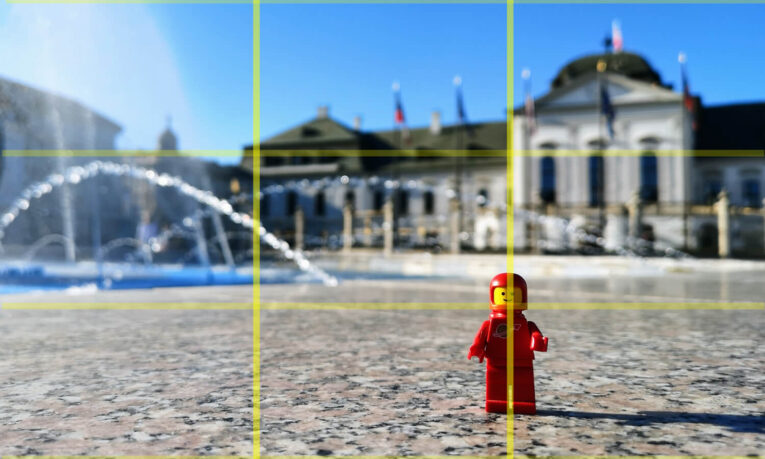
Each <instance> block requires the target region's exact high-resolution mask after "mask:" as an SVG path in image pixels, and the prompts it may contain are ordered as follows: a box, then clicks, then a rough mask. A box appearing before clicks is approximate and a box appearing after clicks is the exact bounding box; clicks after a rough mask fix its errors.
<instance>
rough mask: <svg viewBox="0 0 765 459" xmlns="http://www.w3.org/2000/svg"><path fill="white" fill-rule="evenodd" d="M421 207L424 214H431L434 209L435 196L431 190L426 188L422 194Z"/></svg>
mask: <svg viewBox="0 0 765 459" xmlns="http://www.w3.org/2000/svg"><path fill="white" fill-rule="evenodd" d="M422 207H423V212H424V213H425V215H433V213H434V212H435V210H436V198H435V195H434V194H433V192H432V191H430V190H428V191H426V192H425V193H423V194H422Z"/></svg>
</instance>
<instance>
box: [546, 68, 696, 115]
mask: <svg viewBox="0 0 765 459" xmlns="http://www.w3.org/2000/svg"><path fill="white" fill-rule="evenodd" d="M601 78H602V80H601V82H602V83H601V82H599V81H598V78H597V77H596V76H595V75H594V74H592V75H587V76H584V77H582V78H580V79H579V80H578V81H576V82H574V83H572V84H570V85H569V86H567V87H564V88H560V89H555V90H553V91H550V92H549V93H547V94H545V95H544V96H542V97H540V98H539V99H537V101H536V107H537V110H538V111H542V110H544V109H555V108H570V107H578V106H596V105H597V104H598V103H599V99H600V90H599V86H600V84H604V85H605V86H606V88H607V90H608V95H609V97H610V98H611V103H613V104H614V105H621V104H632V103H651V102H674V101H680V100H682V95H681V94H678V93H675V92H673V91H671V90H669V89H667V88H664V87H661V86H654V85H651V84H647V83H644V82H642V81H636V80H630V79H629V78H625V77H623V76H621V75H614V74H608V75H605V76H601Z"/></svg>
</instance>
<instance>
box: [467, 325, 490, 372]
mask: <svg viewBox="0 0 765 459" xmlns="http://www.w3.org/2000/svg"><path fill="white" fill-rule="evenodd" d="M488 336H489V321H488V320H486V321H484V323H483V325H481V329H480V330H478V333H477V334H476V335H475V339H474V340H473V345H472V346H470V351H469V352H468V360H470V359H471V358H473V357H478V362H483V358H484V357H485V356H486V338H488Z"/></svg>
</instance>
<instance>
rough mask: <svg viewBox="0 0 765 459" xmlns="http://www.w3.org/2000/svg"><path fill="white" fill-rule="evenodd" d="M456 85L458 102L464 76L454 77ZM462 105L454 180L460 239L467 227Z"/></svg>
mask: <svg viewBox="0 0 765 459" xmlns="http://www.w3.org/2000/svg"><path fill="white" fill-rule="evenodd" d="M454 86H455V87H456V90H457V97H458V99H457V101H458V104H459V102H460V98H461V97H462V94H461V91H462V78H461V77H460V76H459V75H457V76H455V77H454ZM459 110H460V107H459V105H458V106H457V111H458V113H457V116H458V117H459V122H460V127H459V129H458V130H457V155H456V156H455V161H454V182H455V188H456V192H457V213H458V219H457V220H458V224H457V233H458V235H457V239H458V241H459V235H460V234H462V229H463V228H464V227H465V221H464V219H465V213H464V212H463V208H462V207H463V206H462V153H463V152H462V150H463V148H464V140H463V133H464V130H465V121H464V119H463V116H461V115H460V114H459Z"/></svg>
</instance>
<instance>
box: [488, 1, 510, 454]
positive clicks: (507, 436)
mask: <svg viewBox="0 0 765 459" xmlns="http://www.w3.org/2000/svg"><path fill="white" fill-rule="evenodd" d="M513 2H514V0H508V2H507V20H506V21H507V23H506V26H507V62H506V65H507V68H506V73H507V75H505V81H506V84H507V89H506V96H507V105H506V107H507V112H508V116H507V125H506V126H505V128H506V129H507V133H506V136H505V139H506V140H505V148H506V149H507V152H506V154H507V162H506V164H505V167H506V169H505V174H506V177H505V180H506V182H507V184H506V189H507V194H506V196H505V198H506V199H507V202H506V203H505V207H506V208H507V215H506V218H507V222H506V227H507V229H506V232H507V234H506V237H507V241H506V244H505V246H506V247H507V268H506V272H507V273H508V274H511V275H512V273H514V272H515V270H514V269H513V262H514V259H513V256H514V255H515V250H514V243H515V241H514V230H515V225H514V216H515V215H514V212H515V209H514V207H515V206H514V205H513V202H514V200H513V186H514V180H513V155H514V154H515V152H514V151H513V145H514V143H513V140H514V139H513V126H514V122H513V121H514V115H515V111H514V110H513V108H512V107H513V100H514V97H513V96H514V91H515V84H514V78H515V72H514V71H513V69H514V62H513V52H514V48H515V33H514V31H515V28H514V21H515V5H514V4H513ZM510 282H513V280H512V277H511V280H510ZM510 288H511V289H512V288H514V287H512V286H511V287H510ZM506 320H508V321H510V320H513V319H511V318H510V314H508V317H507V319H506ZM508 325H509V324H508ZM506 342H507V349H506V356H507V357H509V358H508V359H507V363H506V365H507V366H506V370H507V373H506V376H505V377H506V378H507V418H506V427H505V428H506V431H505V448H506V452H505V454H506V455H507V457H510V458H513V457H514V456H515V443H514V442H515V428H514V424H513V423H514V422H515V416H514V415H513V401H514V397H513V383H514V381H513V378H514V376H515V374H514V367H515V363H514V362H515V360H514V358H515V356H514V355H513V353H514V340H512V339H509V336H508V339H507V340H506ZM487 365H488V363H487ZM481 368H482V369H483V366H481ZM485 371H488V368H487V369H486V370H485Z"/></svg>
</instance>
